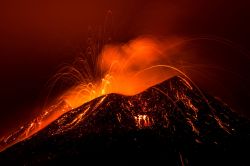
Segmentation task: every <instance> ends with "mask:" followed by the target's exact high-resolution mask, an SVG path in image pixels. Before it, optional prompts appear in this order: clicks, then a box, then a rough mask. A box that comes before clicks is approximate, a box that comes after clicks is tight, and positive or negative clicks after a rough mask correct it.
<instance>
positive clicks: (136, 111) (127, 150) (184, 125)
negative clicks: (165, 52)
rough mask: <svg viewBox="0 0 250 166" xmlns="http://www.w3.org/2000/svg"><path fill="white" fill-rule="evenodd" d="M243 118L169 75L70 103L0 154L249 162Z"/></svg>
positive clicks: (72, 159) (35, 158)
mask: <svg viewBox="0 0 250 166" xmlns="http://www.w3.org/2000/svg"><path fill="white" fill-rule="evenodd" d="M249 141H250V127H249V120H247V119H245V118H243V117H241V116H239V115H238V114H237V113H235V112H234V111H232V110H231V109H230V107H229V106H227V105H226V104H225V103H223V102H222V101H221V100H220V99H217V98H215V97H212V96H210V95H207V94H205V93H202V92H201V91H200V90H199V89H198V88H197V87H196V86H195V85H194V84H193V83H192V82H191V81H188V80H186V79H184V78H182V77H179V76H175V77H172V78H170V79H168V80H166V81H164V82H162V83H159V84H157V85H155V86H152V87H150V88H148V89H147V90H145V91H143V92H141V93H139V94H137V95H134V96H124V95H120V94H108V95H105V96H101V97H99V98H96V99H94V100H92V101H90V102H88V103H85V104H83V105H82V106H80V107H78V108H76V109H73V110H71V111H69V112H67V113H65V114H63V115H62V116H61V117H59V118H58V119H57V120H55V121H54V122H52V123H51V124H50V125H48V126H47V127H45V128H44V129H42V130H40V131H39V132H37V133H36V134H34V135H33V136H31V137H30V138H28V139H25V140H23V141H21V142H19V143H17V144H15V145H13V146H11V147H9V148H8V149H6V150H4V151H3V152H1V153H0V163H1V165H5V164H6V165H45V164H59V163H62V164H77V163H81V164H82V165H90V164H91V165H93V164H94V165H95V164H102V165H138V164H139V165H248V164H250V162H249V154H248V153H247V151H248V150H249Z"/></svg>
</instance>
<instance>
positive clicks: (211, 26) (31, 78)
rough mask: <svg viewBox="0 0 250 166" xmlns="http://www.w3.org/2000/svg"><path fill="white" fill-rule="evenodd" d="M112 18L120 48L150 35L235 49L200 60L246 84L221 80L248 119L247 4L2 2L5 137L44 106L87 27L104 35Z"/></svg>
mask: <svg viewBox="0 0 250 166" xmlns="http://www.w3.org/2000/svg"><path fill="white" fill-rule="evenodd" d="M109 10H111V11H112V19H113V24H112V34H113V41H115V42H121V41H122V42H126V41H128V40H130V39H133V38H134V37H137V36H140V35H144V34H150V35H154V36H159V37H167V36H172V35H174V36H202V35H210V36H218V37H221V38H226V39H228V40H230V41H233V42H234V43H236V45H233V48H232V46H231V48H230V47H226V46H221V45H219V44H217V45H216V44H214V45H213V46H211V47H206V48H203V46H202V45H206V44H207V45H211V42H210V43H209V42H207V43H206V42H205V43H204V42H203V43H193V45H195V47H196V49H197V50H196V52H203V53H204V52H206V54H204V57H205V56H210V55H213V56H214V57H215V58H216V57H217V58H218V61H219V62H221V63H223V62H226V66H227V67H228V66H229V68H230V66H231V69H232V71H235V72H236V73H237V75H239V76H240V77H243V78H244V79H243V81H242V83H241V81H232V82H231V81H230V79H231V78H232V77H230V76H225V79H222V80H224V82H223V83H225V82H227V85H226V86H225V87H226V88H225V89H226V90H227V93H225V94H224V96H223V95H222V96H221V97H222V98H223V97H224V98H223V99H225V100H226V101H228V102H232V103H229V104H231V105H232V106H233V107H234V108H236V109H237V110H239V112H241V113H243V114H245V115H247V116H249V115H250V113H249V112H250V111H249V110H248V107H247V106H248V105H249V104H247V103H249V102H250V99H249V95H250V94H249V92H250V90H249V87H248V85H249V84H248V83H250V81H249V79H250V76H249V71H250V70H249V69H250V68H249V66H250V64H249V55H245V56H248V57H244V55H243V54H242V52H244V51H245V50H244V49H239V48H238V45H239V46H240V47H242V48H245V49H249V48H250V40H249V38H250V2H249V1H248V0H238V1H235V0H232V1H230V0H214V1H213V0H207V1H201V0H183V1H171V0H169V1H168V0H151V1H150V0H124V1H121V0H120V1H119V0H110V1H105V0H90V1H89V0H79V1H76V0H70V1H63V0H60V1H59V0H55V1H53V2H52V1H51V0H48V1H47V0H40V1H39V0H37V1H24V0H13V1H6V2H4V1H1V2H0V76H1V81H0V92H1V94H0V98H1V100H0V104H1V109H0V135H1V134H2V133H4V132H6V131H7V130H9V129H10V128H13V127H15V126H17V125H19V124H20V123H22V122H23V121H24V120H27V119H30V118H31V117H32V116H33V114H34V113H35V112H36V109H35V108H38V107H39V106H42V104H43V102H44V100H43V98H44V96H45V84H46V82H47V81H48V79H49V78H50V77H51V76H52V75H53V74H54V73H55V71H56V70H57V69H58V67H59V66H60V65H61V64H62V63H65V62H71V61H72V60H73V59H74V57H75V56H76V54H77V52H78V50H79V47H81V46H84V43H85V42H86V38H87V37H88V32H89V31H88V29H89V27H92V29H98V28H100V27H102V26H103V25H104V22H105V16H106V13H107V11H109ZM234 47H235V48H234ZM211 48H213V49H214V50H216V51H215V52H216V53H215V52H213V51H211ZM220 48H221V49H222V50H220ZM240 50H241V51H242V50H243V51H242V52H240ZM204 59H206V58H204ZM230 64H233V65H230ZM219 77H221V78H224V77H223V76H221V75H220V76H219ZM232 79H234V80H235V79H237V78H236V77H233V78H232ZM196 82H198V83H199V80H198V81H196ZM201 86H203V85H201ZM213 86H216V85H213ZM204 87H206V86H205V85H204ZM216 89H219V88H214V89H213V90H214V92H212V93H216ZM213 90H212V91H213ZM227 95H229V96H228V97H227ZM239 102H241V103H240V104H238V105H237V103H239Z"/></svg>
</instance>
